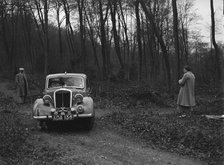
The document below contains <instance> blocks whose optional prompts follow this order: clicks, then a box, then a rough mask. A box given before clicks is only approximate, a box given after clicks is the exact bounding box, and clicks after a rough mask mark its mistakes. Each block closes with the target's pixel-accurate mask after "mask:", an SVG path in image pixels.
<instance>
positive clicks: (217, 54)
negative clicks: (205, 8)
mask: <svg viewBox="0 0 224 165" xmlns="http://www.w3.org/2000/svg"><path fill="white" fill-rule="evenodd" d="M210 8H211V28H212V29H211V32H212V43H213V46H214V48H215V59H216V70H217V77H218V80H221V75H222V74H221V68H222V65H221V59H220V52H221V50H220V49H219V46H218V44H217V43H216V39H215V14H214V5H213V0H210Z"/></svg>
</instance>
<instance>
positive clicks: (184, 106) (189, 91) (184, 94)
mask: <svg viewBox="0 0 224 165" xmlns="http://www.w3.org/2000/svg"><path fill="white" fill-rule="evenodd" d="M183 71H184V75H183V77H182V78H181V79H180V80H179V81H178V83H179V84H180V91H179V95H178V99H177V105H178V107H179V109H180V110H181V111H185V112H186V111H187V112H190V111H191V110H192V107H193V106H195V92H194V88H195V76H194V74H193V73H192V72H191V68H190V67H189V66H185V67H184V69H183Z"/></svg>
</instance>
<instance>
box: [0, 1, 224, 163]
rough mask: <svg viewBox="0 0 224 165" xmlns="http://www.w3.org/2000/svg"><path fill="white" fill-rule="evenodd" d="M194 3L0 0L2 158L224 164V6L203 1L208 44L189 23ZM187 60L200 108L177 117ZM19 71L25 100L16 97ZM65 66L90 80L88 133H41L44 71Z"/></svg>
mask: <svg viewBox="0 0 224 165" xmlns="http://www.w3.org/2000/svg"><path fill="white" fill-rule="evenodd" d="M197 1H198V0H197ZM202 1H203V2H204V1H205V0H201V2H202ZM195 2H196V0H195V1H193V0H0V80H1V81H0V164H21V165H23V164H90V165H92V164H149V162H150V163H152V164H181V165H182V164H183V165H185V164H192V165H193V164H206V163H208V164H214V165H222V164H223V162H224V154H223V153H224V152H223V151H224V143H223V139H224V131H223V126H224V125H223V119H224V115H223V114H224V104H223V100H224V72H223V71H224V64H223V62H224V55H223V48H224V42H223V41H219V40H218V39H217V38H218V35H221V33H220V32H222V31H223V26H222V25H223V22H221V21H220V20H219V19H217V18H218V17H219V18H220V16H221V17H223V18H224V12H223V11H224V2H223V4H220V5H219V7H220V6H221V7H222V10H223V11H222V12H223V13H222V15H217V13H218V12H217V6H216V5H215V4H216V3H217V1H215V0H207V2H209V6H208V8H207V9H206V10H207V13H208V15H209V18H206V19H207V20H210V22H209V25H208V27H207V28H208V29H207V30H208V31H209V34H210V41H209V42H208V41H205V38H204V35H205V34H204V31H203V30H202V29H200V28H198V27H196V26H195V25H197V24H198V23H199V22H200V20H201V17H200V14H199V13H198V11H197V10H196V6H195ZM222 5H223V6H222ZM197 7H202V6H197ZM222 20H223V19H222ZM186 65H189V66H191V68H192V72H193V73H194V75H195V77H196V79H195V99H196V106H195V107H193V110H192V111H191V112H189V114H186V115H185V117H183V118H182V115H181V116H180V115H179V114H178V110H177V103H176V101H177V95H178V91H179V89H180V85H179V84H178V80H179V79H180V78H181V77H182V75H183V67H184V66H186ZM20 67H23V68H25V73H26V75H27V78H28V84H29V91H28V97H27V102H25V103H24V104H20V103H18V102H17V101H16V99H18V96H17V95H16V86H15V74H16V73H17V72H18V69H19V68H20ZM64 72H67V73H84V74H86V75H87V77H88V80H90V83H89V84H90V85H91V86H90V87H91V90H90V92H91V93H90V94H91V96H92V98H93V100H94V109H95V110H96V120H95V122H96V124H95V126H94V128H93V130H92V131H91V132H85V131H83V130H80V129H76V128H75V129H73V126H75V124H74V125H72V126H70V127H68V128H67V127H64V126H63V125H62V126H61V127H58V129H56V130H49V131H45V132H44V131H42V130H41V129H40V128H39V127H38V123H37V122H36V121H34V120H33V119H32V118H31V113H32V112H31V110H32V109H33V104H34V101H35V99H37V98H41V97H42V96H43V93H41V92H43V88H44V83H45V76H46V75H48V74H52V73H64ZM77 125H78V126H82V124H79V123H78V124H76V126H77ZM70 128H72V130H71V129H70ZM37 144H38V145H37ZM183 155H184V156H183ZM21 158H23V159H21Z"/></svg>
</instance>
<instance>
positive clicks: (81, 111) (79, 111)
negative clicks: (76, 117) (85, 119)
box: [77, 105, 84, 114]
mask: <svg viewBox="0 0 224 165" xmlns="http://www.w3.org/2000/svg"><path fill="white" fill-rule="evenodd" d="M77 112H78V113H79V114H80V113H83V112H84V107H83V106H82V105H79V106H78V107H77Z"/></svg>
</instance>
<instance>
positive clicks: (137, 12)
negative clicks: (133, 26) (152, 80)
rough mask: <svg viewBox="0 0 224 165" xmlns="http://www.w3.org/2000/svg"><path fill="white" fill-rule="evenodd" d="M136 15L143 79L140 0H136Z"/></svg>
mask: <svg viewBox="0 0 224 165" xmlns="http://www.w3.org/2000/svg"><path fill="white" fill-rule="evenodd" d="M135 15H136V22H137V42H138V55H139V75H138V76H139V80H141V79H142V41H141V22H140V16H139V0H136V1H135Z"/></svg>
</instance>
